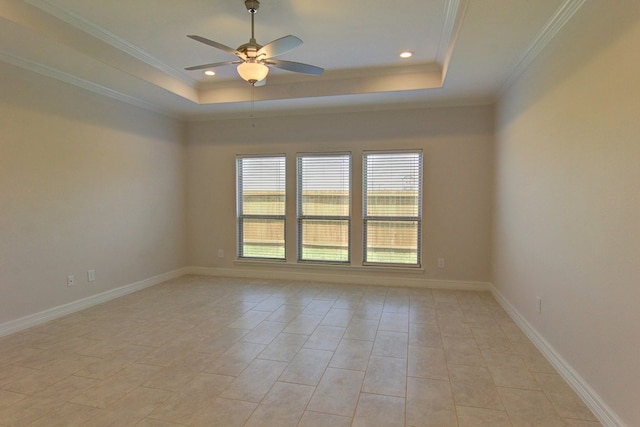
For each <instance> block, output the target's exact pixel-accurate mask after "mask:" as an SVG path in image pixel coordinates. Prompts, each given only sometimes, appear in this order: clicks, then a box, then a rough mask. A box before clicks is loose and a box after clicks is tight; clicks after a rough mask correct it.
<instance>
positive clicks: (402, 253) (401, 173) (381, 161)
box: [363, 151, 422, 266]
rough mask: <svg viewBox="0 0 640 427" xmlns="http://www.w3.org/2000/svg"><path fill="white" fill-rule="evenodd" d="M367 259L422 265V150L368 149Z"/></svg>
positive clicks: (365, 185) (365, 167) (365, 182)
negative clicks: (377, 151)
mask: <svg viewBox="0 0 640 427" xmlns="http://www.w3.org/2000/svg"><path fill="white" fill-rule="evenodd" d="M363 214H364V224H363V232H364V236H363V237H364V245H363V246H364V248H363V250H364V262H365V263H376V264H378V263H379V264H402V265H413V266H419V265H420V259H421V253H420V252H421V242H420V236H421V227H422V152H419V151H416V152H384V153H365V154H364V157H363Z"/></svg>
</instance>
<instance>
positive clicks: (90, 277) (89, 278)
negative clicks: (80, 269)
mask: <svg viewBox="0 0 640 427" xmlns="http://www.w3.org/2000/svg"><path fill="white" fill-rule="evenodd" d="M87 281H89V282H95V281H96V271H95V270H88V271H87Z"/></svg>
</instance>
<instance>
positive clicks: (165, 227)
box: [0, 63, 186, 325]
mask: <svg viewBox="0 0 640 427" xmlns="http://www.w3.org/2000/svg"><path fill="white" fill-rule="evenodd" d="M0 75H1V76H2V78H1V79H0V325H2V324H3V323H5V322H8V321H11V320H15V319H18V318H22V317H24V316H27V315H32V314H35V313H40V312H42V311H44V310H47V309H50V308H53V307H57V306H60V305H63V304H67V303H70V302H73V301H76V300H79V299H81V298H85V297H89V296H92V295H96V294H99V293H102V292H105V291H108V290H111V289H114V288H117V287H119V286H123V285H128V284H131V283H134V282H137V281H140V280H143V279H148V278H150V277H152V276H155V275H159V274H162V273H166V272H168V271H171V270H174V269H176V268H180V267H183V266H184V265H185V260H186V249H185V246H186V243H185V242H186V241H185V230H186V226H185V204H186V191H185V188H184V182H185V180H184V177H185V164H184V160H185V149H184V145H183V143H182V140H183V138H184V125H183V124H182V123H180V122H178V121H175V120H172V119H168V118H167V117H164V116H160V115H157V114H154V113H150V112H148V111H145V110H142V109H139V108H136V107H133V106H130V105H127V104H123V103H121V102H118V101H115V100H112V99H110V98H106V97H103V96H100V95H97V94H94V93H92V92H88V91H85V90H81V89H78V88H76V87H74V86H70V85H66V84H63V83H61V82H59V81H57V80H53V79H49V78H46V77H43V76H40V75H37V74H33V73H30V72H28V71H26V70H24V69H18V68H15V67H12V66H9V65H7V64H3V63H0ZM89 269H95V271H96V282H95V283H93V284H88V283H87V270H89ZM70 274H73V275H75V280H76V284H75V286H73V287H67V276H68V275H70Z"/></svg>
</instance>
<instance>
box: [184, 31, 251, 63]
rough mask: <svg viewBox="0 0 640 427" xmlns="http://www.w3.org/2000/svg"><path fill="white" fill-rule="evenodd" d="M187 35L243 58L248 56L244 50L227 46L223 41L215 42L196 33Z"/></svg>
mask: <svg viewBox="0 0 640 427" xmlns="http://www.w3.org/2000/svg"><path fill="white" fill-rule="evenodd" d="M187 37H189V38H190V39H193V40H195V41H198V42H200V43H204V44H206V45H209V46H212V47H215V48H216V49H220V50H222V51H224V52H227V53H230V54H232V55H236V56H237V57H239V58H241V59H247V57H246V56H245V54H244V53H242V52H240V51H238V50H236V49H234V48H231V47H229V46H225V45H223V44H222V43H218V42H214V41H213V40H209V39H206V38H204V37H200V36H195V35H188V36H187Z"/></svg>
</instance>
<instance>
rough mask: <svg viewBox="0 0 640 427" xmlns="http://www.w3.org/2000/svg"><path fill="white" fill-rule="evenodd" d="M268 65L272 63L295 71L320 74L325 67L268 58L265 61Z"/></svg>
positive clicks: (277, 66) (283, 68)
mask: <svg viewBox="0 0 640 427" xmlns="http://www.w3.org/2000/svg"><path fill="white" fill-rule="evenodd" d="M264 63H265V64H267V65H272V66H274V67H276V68H280V69H282V70H287V71H293V72H294V73H303V74H312V75H314V76H319V75H321V74H322V73H323V72H324V68H320V67H316V66H315V65H309V64H302V63H300V62H293V61H283V60H281V59H268V60H266V61H264Z"/></svg>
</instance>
